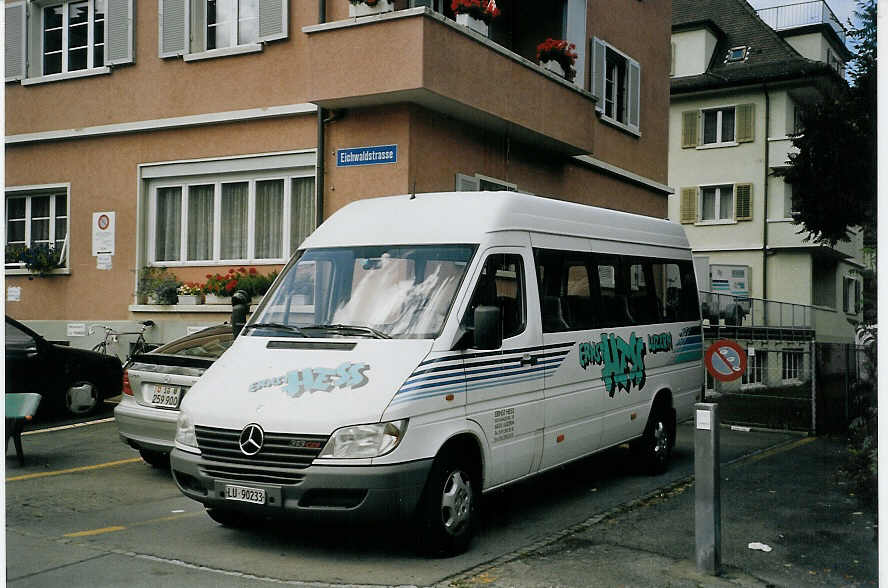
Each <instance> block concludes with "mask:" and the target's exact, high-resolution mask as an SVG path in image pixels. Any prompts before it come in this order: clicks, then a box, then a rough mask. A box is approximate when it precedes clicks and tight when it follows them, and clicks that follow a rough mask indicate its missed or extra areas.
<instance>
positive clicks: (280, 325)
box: [244, 323, 308, 337]
mask: <svg viewBox="0 0 888 588" xmlns="http://www.w3.org/2000/svg"><path fill="white" fill-rule="evenodd" d="M247 329H275V330H278V331H288V332H290V333H296V334H297V335H299V336H300V337H308V335H306V334H305V333H303V332H302V329H300V328H299V327H297V326H295V325H285V324H283V323H252V324H249V325H246V326H245V327H244V331H246V330H247Z"/></svg>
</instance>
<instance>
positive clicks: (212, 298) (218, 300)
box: [204, 293, 231, 306]
mask: <svg viewBox="0 0 888 588" xmlns="http://www.w3.org/2000/svg"><path fill="white" fill-rule="evenodd" d="M204 296H205V298H204V302H206V303H207V304H228V305H229V306H230V305H231V297H230V296H219V295H218V294H209V293H208V294H205V295H204Z"/></svg>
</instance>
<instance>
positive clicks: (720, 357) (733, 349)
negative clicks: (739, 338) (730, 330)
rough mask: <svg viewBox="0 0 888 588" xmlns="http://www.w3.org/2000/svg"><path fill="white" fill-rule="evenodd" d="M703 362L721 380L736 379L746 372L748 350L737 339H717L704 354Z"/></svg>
mask: <svg viewBox="0 0 888 588" xmlns="http://www.w3.org/2000/svg"><path fill="white" fill-rule="evenodd" d="M703 362H704V363H705V364H706V369H707V370H709V373H710V374H712V377H713V378H715V379H716V380H718V381H720V382H730V381H732V380H736V379H737V378H739V377H740V376H742V375H743V374H744V373H746V351H744V350H743V348H742V347H740V345H739V344H738V343H737V342H736V341H729V340H727V339H722V340H720V341H716V342H715V343H713V344H712V345H710V346H709V348H708V349H707V350H706V353H705V354H703Z"/></svg>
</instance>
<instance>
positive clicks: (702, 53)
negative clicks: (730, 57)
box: [672, 28, 718, 78]
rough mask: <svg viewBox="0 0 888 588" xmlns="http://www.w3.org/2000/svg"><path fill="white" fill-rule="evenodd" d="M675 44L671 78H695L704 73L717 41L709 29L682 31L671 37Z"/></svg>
mask: <svg viewBox="0 0 888 588" xmlns="http://www.w3.org/2000/svg"><path fill="white" fill-rule="evenodd" d="M672 42H673V43H674V44H675V65H674V68H673V73H672V76H673V77H676V78H680V77H684V76H695V75H698V74H701V73H703V72H705V71H706V68H708V67H709V62H710V60H711V59H712V52H713V51H715V45H716V44H717V43H718V39H716V38H715V35H713V34H712V32H711V31H709V29H702V28H701V29H697V30H693V31H682V32H678V33H674V34H673V35H672Z"/></svg>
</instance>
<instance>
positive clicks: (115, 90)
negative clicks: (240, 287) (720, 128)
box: [4, 0, 671, 346]
mask: <svg viewBox="0 0 888 588" xmlns="http://www.w3.org/2000/svg"><path fill="white" fill-rule="evenodd" d="M618 3H619V4H620V8H619V10H615V9H614V6H613V4H614V3H612V2H607V3H605V2H587V1H586V0H553V1H551V2H538V3H533V6H529V5H528V4H527V3H523V4H522V3H520V2H519V1H518V0H499V2H497V6H498V8H499V10H500V13H501V14H500V16H499V17H498V18H497V19H496V20H494V21H493V22H492V23H491V26H490V28H489V31H488V32H487V34H480V33H478V32H476V31H475V30H473V29H470V28H468V27H466V26H462V25H459V24H457V23H456V21H455V15H454V14H453V12H452V10H451V6H450V2H449V1H446V2H444V1H442V0H409V1H408V0H394V2H393V3H391V6H392V10H390V11H388V12H382V13H379V14H372V15H369V16H361V17H355V16H350V9H351V8H352V6H351V4H350V2H349V0H326V1H324V0H320V1H318V2H309V1H307V0H305V1H302V0H300V1H298V2H297V1H294V0H158V1H157V2H154V1H149V0H146V1H144V2H135V1H133V0H66V1H60V0H28V1H22V0H19V1H12V2H10V1H7V2H5V7H4V8H5V14H6V29H5V43H6V61H5V68H6V70H5V71H6V137H5V141H6V154H5V164H6V186H5V199H6V207H5V210H6V245H7V251H9V247H10V246H11V245H14V246H17V247H20V248H21V247H28V248H33V247H36V246H40V245H43V246H52V247H54V249H55V251H56V252H57V254H60V256H61V257H60V258H61V267H60V268H57V269H54V270H52V271H50V272H48V273H47V275H45V276H42V277H41V276H36V277H35V275H34V274H33V273H32V272H31V271H29V270H28V269H27V267H26V266H25V265H24V264H23V263H21V262H18V263H10V262H9V260H8V259H7V264H6V268H5V272H6V290H7V292H6V300H7V302H6V308H7V313H8V314H10V315H12V316H14V317H15V318H18V319H22V320H25V321H27V322H30V323H34V322H37V323H39V326H40V327H41V328H42V330H43V331H44V332H47V331H48V332H50V333H53V334H55V335H56V338H68V339H69V340H70V341H71V344H72V345H74V346H85V345H86V344H87V343H88V339H89V336H88V335H84V334H83V333H84V329H83V325H84V324H85V325H86V326H87V327H88V326H90V325H91V324H92V323H93V322H113V321H122V322H131V321H141V320H146V319H151V320H154V321H155V322H156V323H158V324H159V325H160V327H163V326H164V325H167V326H169V330H168V331H163V332H164V333H166V334H165V335H163V336H162V337H159V338H160V339H168V338H170V337H171V336H173V335H178V334H181V331H179V332H177V331H176V329H181V328H182V327H181V325H200V324H212V323H217V322H221V321H223V320H225V319H226V318H227V311H228V308H227V307H224V306H220V307H212V306H210V305H183V304H178V305H156V304H148V303H147V302H146V300H144V299H143V298H141V297H139V296H138V295H137V292H138V285H139V274H140V270H142V269H143V268H146V267H165V268H168V270H169V271H171V272H173V273H174V274H175V276H176V278H177V279H179V280H183V281H203V280H204V279H205V276H206V275H207V274H211V273H216V272H221V273H225V272H227V270H228V269H229V268H233V267H234V268H237V267H241V266H244V267H247V266H248V267H255V268H257V270H258V271H260V272H266V271H270V270H272V269H275V268H280V267H282V265H283V264H284V263H286V261H287V259H288V258H289V257H290V255H291V254H292V253H293V252H294V251H296V249H297V248H298V246H299V244H300V242H301V241H302V239H303V238H304V237H305V236H306V235H307V234H308V233H310V232H311V231H312V230H313V229H314V227H315V226H317V224H318V223H319V222H321V221H322V220H323V219H324V218H326V217H327V216H329V215H330V214H331V213H332V212H334V211H335V210H337V209H338V208H340V207H342V206H343V205H345V204H347V203H348V202H351V201H354V200H356V199H360V198H371V197H377V196H385V195H391V194H399V193H409V192H414V191H415V192H417V193H422V192H433V191H449V190H454V189H456V190H479V189H481V190H491V189H494V190H495V189H510V190H520V191H524V192H528V193H533V194H537V195H541V196H548V197H554V198H562V199H567V200H572V201H576V202H582V203H586V204H591V205H596V206H604V207H608V208H614V209H619V210H625V211H630V212H634V213H640V214H645V215H651V216H655V217H660V218H664V217H666V215H667V202H668V196H669V193H670V189H669V188H668V186H667V159H666V156H667V153H666V151H667V145H666V143H667V135H668V123H667V121H668V116H667V113H668V108H669V106H668V100H669V93H668V83H669V75H668V72H669V35H670V19H671V3H670V2H639V1H638V0H618ZM381 4H382V5H385V4H386V3H381ZM638 30H644V31H645V34H644V35H638V34H637V31H638ZM547 38H554V39H565V40H568V41H570V42H571V43H574V44H575V45H576V52H577V54H578V58H577V62H576V69H577V72H578V74H577V76H576V78H575V79H574V80H568V79H565V78H564V77H562V76H558V75H556V74H553V73H551V72H550V71H548V70H547V69H546V68H544V67H542V66H541V65H540V64H539V63H537V59H536V47H537V45H538V44H539V43H541V42H542V41H544V40H545V39H547ZM367 222H373V223H394V222H398V219H369V218H368V219H367ZM72 323H73V326H72ZM87 330H88V329H87ZM161 330H162V329H161ZM157 338H158V337H155V339H157Z"/></svg>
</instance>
